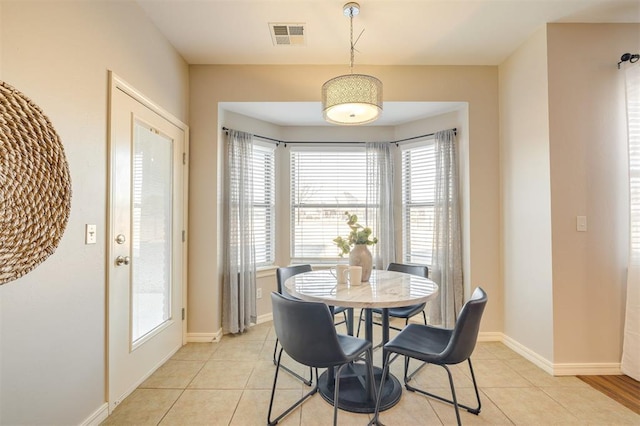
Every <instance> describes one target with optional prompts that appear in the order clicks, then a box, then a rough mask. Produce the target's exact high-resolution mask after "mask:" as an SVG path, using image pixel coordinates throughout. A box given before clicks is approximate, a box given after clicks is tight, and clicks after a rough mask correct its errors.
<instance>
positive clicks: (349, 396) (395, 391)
mask: <svg viewBox="0 0 640 426" xmlns="http://www.w3.org/2000/svg"><path fill="white" fill-rule="evenodd" d="M366 372H367V367H366V366H365V364H351V365H348V366H346V367H345V368H344V369H343V370H342V374H341V375H340V396H339V400H338V408H340V409H341V410H345V411H350V412H352V413H373V412H375V410H376V401H375V399H373V400H372V399H371V398H370V397H369V392H367V390H366V388H365V379H366ZM373 375H374V377H375V382H374V383H375V388H376V391H378V390H379V388H380V378H381V376H382V369H381V368H379V367H373ZM333 377H334V376H333V375H332V374H329V372H328V371H325V372H324V373H322V374H321V375H320V377H319V378H318V389H319V391H320V395H322V397H323V398H324V399H325V401H327V402H328V403H330V404H333V395H334V391H335V386H334V382H333ZM401 394H402V386H400V382H399V381H398V379H396V378H395V377H394V376H393V374H389V375H388V376H387V378H386V380H385V381H384V389H382V399H381V401H380V411H384V410H387V409H389V408H391V407H393V406H394V405H396V404H397V403H398V401H400V395H401Z"/></svg>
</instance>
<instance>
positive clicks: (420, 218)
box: [402, 140, 436, 265]
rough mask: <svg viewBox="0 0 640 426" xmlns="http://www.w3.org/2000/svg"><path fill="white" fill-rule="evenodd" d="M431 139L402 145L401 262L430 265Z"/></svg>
mask: <svg viewBox="0 0 640 426" xmlns="http://www.w3.org/2000/svg"><path fill="white" fill-rule="evenodd" d="M435 170H436V169H435V144H434V141H433V140H429V141H423V142H420V143H419V144H411V145H406V146H404V147H403V148H402V244H403V247H402V252H403V262H405V263H416V264H421V265H431V250H432V247H431V244H432V242H433V219H434V218H433V215H434V210H433V204H434V197H435V182H436V180H435V177H436V174H435Z"/></svg>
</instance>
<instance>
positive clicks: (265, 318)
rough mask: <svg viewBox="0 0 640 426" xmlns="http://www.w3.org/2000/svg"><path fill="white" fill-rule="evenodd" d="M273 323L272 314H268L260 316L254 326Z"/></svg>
mask: <svg viewBox="0 0 640 426" xmlns="http://www.w3.org/2000/svg"><path fill="white" fill-rule="evenodd" d="M269 321H273V313H272V312H269V313H268V314H264V315H260V316H259V317H258V320H257V322H256V324H262V323H265V322H269Z"/></svg>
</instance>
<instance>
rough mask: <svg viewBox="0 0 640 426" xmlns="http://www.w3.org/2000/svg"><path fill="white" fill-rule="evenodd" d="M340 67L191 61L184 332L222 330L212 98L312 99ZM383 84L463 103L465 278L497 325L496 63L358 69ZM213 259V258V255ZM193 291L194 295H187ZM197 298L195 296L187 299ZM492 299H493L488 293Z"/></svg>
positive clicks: (396, 96) (410, 96) (391, 92)
mask: <svg viewBox="0 0 640 426" xmlns="http://www.w3.org/2000/svg"><path fill="white" fill-rule="evenodd" d="M343 71H344V69H343V67H340V66H205V65H195V66H191V67H190V77H191V80H190V96H191V105H190V110H191V121H190V126H191V154H192V156H191V157H192V160H191V184H192V185H191V188H190V207H191V208H190V217H189V220H190V221H189V223H190V227H191V228H192V229H198V232H197V233H192V237H191V240H190V244H189V253H190V263H189V266H190V283H189V285H190V288H189V290H190V298H189V301H190V303H191V302H193V305H192V306H191V308H190V314H191V316H190V320H189V332H190V333H204V334H212V335H213V334H215V333H217V332H218V331H219V330H220V328H221V322H220V296H221V286H220V280H221V272H222V269H221V268H220V253H221V251H220V246H219V242H220V239H219V235H220V234H219V232H220V229H221V226H222V224H221V222H220V221H221V218H220V212H221V211H222V210H221V207H220V201H221V200H220V180H219V171H220V170H221V156H220V152H221V144H220V143H219V141H221V140H222V139H221V129H220V127H221V125H220V123H219V122H218V118H219V116H218V102H225V101H226V102H231V101H236V102H238V101H255V102H268V101H275V102H301V101H318V100H319V98H320V87H321V86H322V84H323V83H324V81H326V80H327V79H329V78H331V77H334V76H335V75H338V74H340V73H342V72H343ZM358 71H360V72H365V73H371V74H373V75H376V76H377V77H378V78H380V79H381V80H382V82H383V83H384V90H385V95H384V96H385V100H388V101H445V102H446V101H459V102H468V104H469V129H468V140H469V182H470V183H469V212H470V218H471V219H470V225H469V247H470V249H469V250H470V259H469V271H470V272H469V276H468V277H467V278H468V280H469V282H470V283H471V285H472V286H477V285H481V286H483V287H484V288H485V289H486V290H487V291H488V293H489V295H490V297H492V298H491V299H490V302H489V305H488V308H487V311H486V313H485V317H484V319H483V330H485V331H499V330H501V329H502V304H501V302H500V300H501V296H500V294H501V283H500V273H499V272H500V271H499V233H500V228H499V179H498V175H499V162H498V87H497V86H498V78H497V67H472V66H469V67H402V66H397V67H391V66H390V67H364V66H363V67H360V68H359V70H358ZM215 259H217V260H218V261H217V262H214V261H213V260H215ZM194 295H198V296H194ZM194 297H197V299H198V300H194ZM494 298H495V299H494Z"/></svg>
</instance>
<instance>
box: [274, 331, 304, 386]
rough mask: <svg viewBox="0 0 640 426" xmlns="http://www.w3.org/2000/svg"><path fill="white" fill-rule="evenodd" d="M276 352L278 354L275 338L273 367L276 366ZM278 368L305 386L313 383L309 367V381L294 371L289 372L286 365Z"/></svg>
mask: <svg viewBox="0 0 640 426" xmlns="http://www.w3.org/2000/svg"><path fill="white" fill-rule="evenodd" d="M277 352H278V339H277V338H276V344H275V346H274V348H273V364H274V365H277V362H276V353H277ZM280 367H282V369H283V370H284V371H286V372H287V373H289V374H291V375H292V376H293V377H295V378H297V379H299V380H301V381H302V383H304V384H305V385H307V386H311V384H312V383H313V368H311V367H309V379H305V378H304V377H302V376H301V375H299V374H298V373H296V372H295V371H293V370H291V369H290V368H289V367H287V366H286V365H281V366H280Z"/></svg>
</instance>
